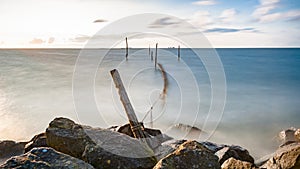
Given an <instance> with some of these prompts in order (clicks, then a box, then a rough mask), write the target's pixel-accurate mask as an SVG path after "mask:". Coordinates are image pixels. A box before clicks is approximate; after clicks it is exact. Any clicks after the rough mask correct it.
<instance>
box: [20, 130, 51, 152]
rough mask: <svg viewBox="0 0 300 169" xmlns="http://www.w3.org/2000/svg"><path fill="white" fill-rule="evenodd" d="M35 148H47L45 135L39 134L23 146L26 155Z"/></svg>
mask: <svg viewBox="0 0 300 169" xmlns="http://www.w3.org/2000/svg"><path fill="white" fill-rule="evenodd" d="M35 147H48V145H47V139H46V134H45V133H40V134H38V135H35V136H34V137H33V138H32V139H31V140H30V141H29V143H27V144H26V145H25V153H27V152H28V151H30V150H31V149H33V148H35Z"/></svg>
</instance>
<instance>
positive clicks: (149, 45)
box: [148, 45, 150, 56]
mask: <svg viewBox="0 0 300 169" xmlns="http://www.w3.org/2000/svg"><path fill="white" fill-rule="evenodd" d="M148 54H149V56H150V45H149V49H148Z"/></svg>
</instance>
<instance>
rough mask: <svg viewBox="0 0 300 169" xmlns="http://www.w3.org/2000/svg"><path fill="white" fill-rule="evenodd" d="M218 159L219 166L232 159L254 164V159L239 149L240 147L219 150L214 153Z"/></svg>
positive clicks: (244, 150) (242, 149)
mask: <svg viewBox="0 0 300 169" xmlns="http://www.w3.org/2000/svg"><path fill="white" fill-rule="evenodd" d="M215 154H216V155H217V156H218V157H219V163H220V165H222V164H223V162H224V161H226V160H227V159H229V158H231V157H233V158H235V159H237V160H240V161H246V162H250V163H251V164H253V163H254V158H253V157H252V156H251V155H250V154H249V152H248V151H247V150H246V149H244V148H242V147H240V146H229V147H227V146H225V147H224V148H222V149H221V150H219V151H217V152H216V153H215Z"/></svg>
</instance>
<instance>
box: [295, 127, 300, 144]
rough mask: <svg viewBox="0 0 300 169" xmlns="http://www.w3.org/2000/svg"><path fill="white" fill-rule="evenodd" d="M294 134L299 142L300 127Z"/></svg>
mask: <svg viewBox="0 0 300 169" xmlns="http://www.w3.org/2000/svg"><path fill="white" fill-rule="evenodd" d="M294 136H295V139H296V141H299V142H300V129H297V130H296V131H295V134H294Z"/></svg>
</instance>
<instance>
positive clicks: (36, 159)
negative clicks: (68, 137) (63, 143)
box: [0, 147, 94, 169]
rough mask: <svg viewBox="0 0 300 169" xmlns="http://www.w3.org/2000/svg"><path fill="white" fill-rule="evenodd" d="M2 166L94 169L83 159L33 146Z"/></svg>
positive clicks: (43, 168)
mask: <svg viewBox="0 0 300 169" xmlns="http://www.w3.org/2000/svg"><path fill="white" fill-rule="evenodd" d="M0 168H2V169H10V168H20V169H21V168H24V169H26V168H28V169H31V168H32V169H33V168H39V169H56V168H61V169H77V168H80V169H93V168H94V167H93V166H91V165H90V164H87V163H85V162H84V161H82V160H79V159H77V158H74V157H71V156H69V155H66V154H63V153H60V152H57V151H55V150H54V149H52V148H49V147H39V148H33V149H32V150H31V151H29V152H27V153H26V154H23V155H20V156H15V157H12V158H10V159H8V160H7V161H6V162H5V163H4V164H2V165H1V166H0Z"/></svg>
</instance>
